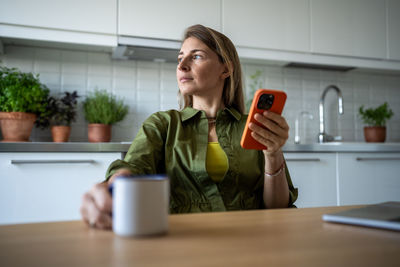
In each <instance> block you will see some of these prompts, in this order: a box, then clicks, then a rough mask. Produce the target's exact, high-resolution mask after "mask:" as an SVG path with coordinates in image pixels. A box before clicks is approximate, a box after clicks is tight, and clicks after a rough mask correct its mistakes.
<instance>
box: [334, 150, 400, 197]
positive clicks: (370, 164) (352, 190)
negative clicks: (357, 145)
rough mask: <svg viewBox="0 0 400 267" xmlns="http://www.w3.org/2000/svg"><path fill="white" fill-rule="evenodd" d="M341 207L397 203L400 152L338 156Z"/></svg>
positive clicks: (399, 183) (399, 178)
mask: <svg viewBox="0 0 400 267" xmlns="http://www.w3.org/2000/svg"><path fill="white" fill-rule="evenodd" d="M338 167H339V202H340V205H354V204H373V203H378V202H384V201H400V153H349V154H345V153H339V157H338Z"/></svg>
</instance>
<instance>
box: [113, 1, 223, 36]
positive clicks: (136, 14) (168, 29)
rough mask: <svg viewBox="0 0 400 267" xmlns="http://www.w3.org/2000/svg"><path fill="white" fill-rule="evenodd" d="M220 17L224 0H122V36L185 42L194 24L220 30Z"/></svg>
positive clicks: (120, 7)
mask: <svg viewBox="0 0 400 267" xmlns="http://www.w3.org/2000/svg"><path fill="white" fill-rule="evenodd" d="M220 16H221V0H217V1H216V0H203V1H200V2H199V1H196V0H168V1H158V0H147V1H142V0H119V7H118V34H120V35H126V36H135V37H149V38H160V39H171V40H181V39H182V37H183V32H184V30H185V29H186V28H187V27H189V26H191V25H193V24H203V25H205V26H208V27H211V28H213V29H215V30H218V31H220V30H221V20H220Z"/></svg>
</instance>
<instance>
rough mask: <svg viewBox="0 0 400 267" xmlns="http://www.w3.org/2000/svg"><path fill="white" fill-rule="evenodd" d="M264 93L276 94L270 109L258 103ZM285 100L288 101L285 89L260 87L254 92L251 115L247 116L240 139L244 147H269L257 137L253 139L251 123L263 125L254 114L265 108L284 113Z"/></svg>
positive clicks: (258, 148) (260, 148) (261, 148)
mask: <svg viewBox="0 0 400 267" xmlns="http://www.w3.org/2000/svg"><path fill="white" fill-rule="evenodd" d="M264 94H267V95H273V96H274V99H273V103H272V105H271V107H270V108H268V109H260V108H259V107H258V105H257V104H258V101H259V100H260V97H261V96H262V95H264ZM285 102H286V93H285V92H283V91H278V90H270V89H259V90H257V91H256V92H255V93H254V98H253V102H252V103H251V107H250V112H249V116H248V117H247V121H246V125H245V127H244V130H243V134H242V139H241V140H240V145H241V146H242V147H243V148H246V149H257V150H264V149H267V147H266V146H264V145H262V144H260V143H259V142H257V141H256V140H255V139H253V137H252V136H251V130H250V129H249V123H250V122H253V123H255V124H257V125H259V126H261V124H260V123H259V122H258V121H256V120H255V119H254V115H255V114H256V113H263V112H264V111H265V110H268V111H271V112H275V113H277V114H279V115H280V114H281V113H282V110H283V107H284V105H285Z"/></svg>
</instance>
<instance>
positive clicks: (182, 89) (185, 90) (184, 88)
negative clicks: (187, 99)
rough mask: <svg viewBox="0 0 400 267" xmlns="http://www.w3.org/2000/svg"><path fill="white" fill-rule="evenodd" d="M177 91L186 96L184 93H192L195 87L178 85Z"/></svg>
mask: <svg viewBox="0 0 400 267" xmlns="http://www.w3.org/2000/svg"><path fill="white" fill-rule="evenodd" d="M179 91H180V92H181V95H183V96H186V95H193V93H195V92H196V89H195V88H191V87H187V86H180V87H179Z"/></svg>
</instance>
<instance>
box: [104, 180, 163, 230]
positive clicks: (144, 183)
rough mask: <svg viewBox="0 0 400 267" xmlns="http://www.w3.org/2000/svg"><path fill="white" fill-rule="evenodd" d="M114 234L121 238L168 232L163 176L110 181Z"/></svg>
mask: <svg viewBox="0 0 400 267" xmlns="http://www.w3.org/2000/svg"><path fill="white" fill-rule="evenodd" d="M112 195H113V214H112V220H113V231H114V232H115V233H116V234H117V235H120V236H127V237H129V236H145V235H157V234H164V233H166V232H167V230H168V209H169V179H168V177H167V176H165V175H142V176H119V177H116V179H115V180H114V182H113V188H112Z"/></svg>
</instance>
